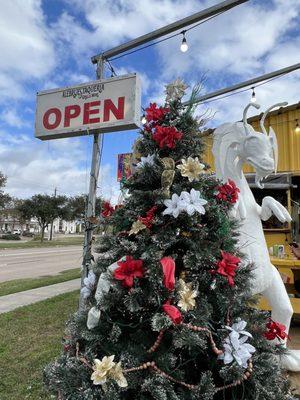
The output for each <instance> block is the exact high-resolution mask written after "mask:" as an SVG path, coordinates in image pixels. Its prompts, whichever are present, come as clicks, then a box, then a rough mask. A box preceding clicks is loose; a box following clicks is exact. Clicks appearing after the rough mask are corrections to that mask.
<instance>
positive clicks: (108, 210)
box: [101, 201, 115, 218]
mask: <svg viewBox="0 0 300 400" xmlns="http://www.w3.org/2000/svg"><path fill="white" fill-rule="evenodd" d="M114 211H115V209H114V207H113V206H112V205H111V204H110V203H109V202H108V201H104V202H103V204H102V212H101V215H102V217H104V218H107V217H110V216H111V215H112V214H113V213H114Z"/></svg>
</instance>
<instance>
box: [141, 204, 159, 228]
mask: <svg viewBox="0 0 300 400" xmlns="http://www.w3.org/2000/svg"><path fill="white" fill-rule="evenodd" d="M156 210H157V206H154V207H152V208H150V210H149V211H147V213H146V217H139V218H138V220H139V221H141V223H142V224H144V225H145V226H146V227H147V228H148V229H151V228H152V224H153V218H154V214H155V212H156Z"/></svg>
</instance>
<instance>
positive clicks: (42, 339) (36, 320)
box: [0, 291, 78, 400]
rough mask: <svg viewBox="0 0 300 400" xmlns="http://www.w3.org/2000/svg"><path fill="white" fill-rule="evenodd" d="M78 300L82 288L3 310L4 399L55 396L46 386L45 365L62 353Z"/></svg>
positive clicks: (0, 386)
mask: <svg viewBox="0 0 300 400" xmlns="http://www.w3.org/2000/svg"><path fill="white" fill-rule="evenodd" d="M77 301H78V291H76V292H72V293H67V294H64V295H61V296H57V297H54V298H52V299H49V300H45V301H42V302H40V303H36V304H33V305H30V306H26V307H23V308H20V309H18V310H15V311H12V312H9V313H6V314H0V377H1V380H0V399H1V400H25V399H26V400H27V399H29V400H50V399H51V397H50V396H49V395H48V394H46V393H45V392H44V390H43V384H42V372H43V367H44V366H45V365H46V364H47V363H48V362H50V361H51V360H53V358H55V357H56V356H57V355H58V354H59V352H60V348H61V337H62V336H63V333H64V328H65V322H66V320H67V319H68V317H69V315H70V314H71V313H73V312H74V311H75V310H76V307H77ZM52 399H53V397H52Z"/></svg>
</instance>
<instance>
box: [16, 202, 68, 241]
mask: <svg viewBox="0 0 300 400" xmlns="http://www.w3.org/2000/svg"><path fill="white" fill-rule="evenodd" d="M66 202H67V198H66V197H65V196H49V195H47V194H36V195H34V196H32V197H31V198H30V199H25V200H23V201H22V202H21V203H20V204H19V205H18V207H17V209H18V212H19V214H20V216H21V218H23V219H27V220H30V219H31V218H36V219H37V221H38V224H39V226H40V228H41V242H43V241H44V235H45V229H46V227H47V226H48V225H49V224H51V223H52V222H53V221H54V220H55V218H58V217H60V218H65V217H66V216H67V214H68V209H67V207H66Z"/></svg>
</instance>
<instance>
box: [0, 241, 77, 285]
mask: <svg viewBox="0 0 300 400" xmlns="http://www.w3.org/2000/svg"><path fill="white" fill-rule="evenodd" d="M81 260H82V246H67V247H57V248H49V247H48V248H36V249H7V250H1V251H0V282H6V281H11V280H13V279H24V278H37V277H40V276H44V275H56V274H58V273H59V272H61V271H64V270H66V269H73V268H76V267H80V265H81Z"/></svg>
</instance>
